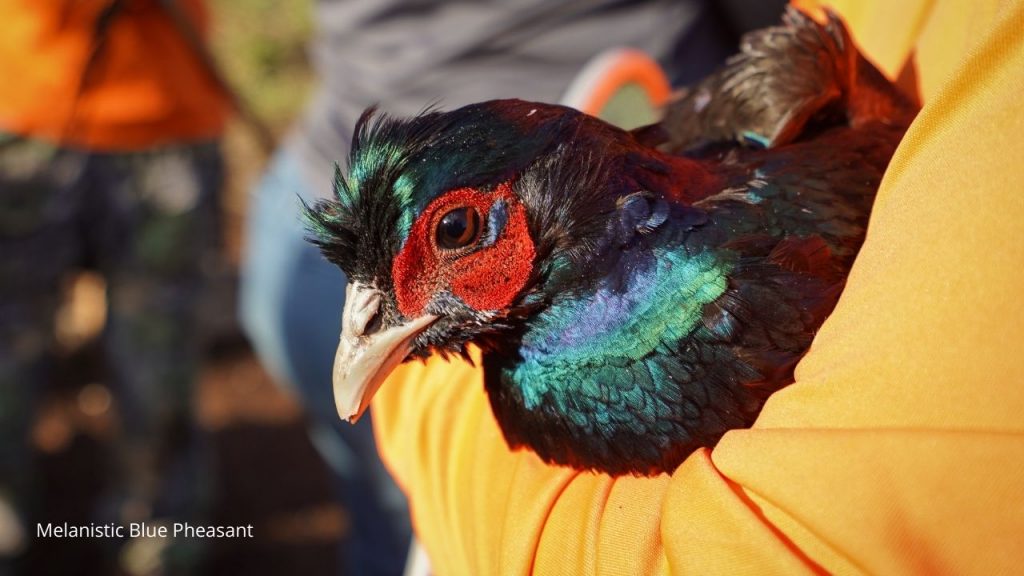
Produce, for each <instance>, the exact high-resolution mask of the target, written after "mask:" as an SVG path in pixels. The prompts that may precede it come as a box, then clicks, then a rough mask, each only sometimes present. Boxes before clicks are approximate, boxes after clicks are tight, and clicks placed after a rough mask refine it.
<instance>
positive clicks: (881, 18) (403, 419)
mask: <svg viewBox="0 0 1024 576" xmlns="http://www.w3.org/2000/svg"><path fill="white" fill-rule="evenodd" d="M828 3H829V4H833V5H835V6H836V8H837V9H838V11H839V12H840V13H841V14H843V15H844V16H845V18H846V19H847V21H848V23H849V24H850V26H851V28H852V30H853V32H854V35H855V37H856V38H858V39H859V42H860V44H861V46H862V47H863V48H864V50H865V51H866V53H867V54H868V55H869V56H871V57H872V58H873V59H874V60H875V61H877V62H878V64H879V65H880V66H881V68H882V70H884V71H885V72H886V73H888V74H890V75H895V74H896V73H897V72H898V71H899V70H901V69H903V67H904V64H905V63H906V61H907V59H908V58H910V57H914V58H916V63H917V70H918V78H919V83H920V87H921V92H922V96H923V101H924V108H923V110H922V112H921V114H920V116H919V117H918V118H917V120H916V121H915V122H914V124H913V126H912V127H911V129H910V131H909V132H908V133H907V136H906V138H905V140H904V141H903V142H902V144H901V145H900V147H899V150H898V151H897V152H896V155H895V157H894V158H893V160H892V164H891V166H890V167H889V170H888V172H887V174H886V176H885V179H884V181H883V183H882V186H881V189H880V191H879V194H878V199H877V202H876V205H875V208H874V213H873V215H872V218H871V223H870V226H869V228H868V234H867V241H866V243H865V244H864V247H863V249H862V250H861V253H860V255H859V257H858V259H857V262H856V264H855V265H854V268H853V271H852V272H851V274H850V278H849V283H848V285H847V287H846V290H845V292H844V293H843V295H842V298H841V300H840V302H839V304H838V306H837V307H836V310H835V312H834V313H833V315H832V316H831V317H830V318H829V319H828V321H827V322H826V323H825V325H824V326H823V327H822V329H821V331H820V333H819V334H818V336H817V338H816V339H815V341H814V344H813V346H812V347H811V350H810V352H809V353H808V355H807V356H806V357H805V358H804V359H803V361H802V362H801V363H800V365H799V366H798V368H797V371H796V383H795V384H793V385H792V386H789V387H788V388H785V389H783V390H782V391H780V392H777V393H776V394H774V395H773V396H772V397H771V398H770V399H769V401H768V403H767V405H766V406H765V408H764V410H763V412H762V413H761V415H760V417H759V419H758V420H757V422H756V424H755V425H754V426H753V427H752V428H751V429H748V430H734V431H732V432H730V433H728V434H726V435H725V437H724V438H723V439H722V441H721V442H720V443H719V444H718V446H716V447H715V448H714V449H713V450H708V449H702V450H698V451H697V452H695V453H694V454H693V455H692V456H691V457H690V458H689V459H688V460H686V461H685V462H684V463H683V464H682V465H681V466H680V467H679V468H678V469H677V470H676V471H675V472H674V473H673V474H671V475H662V476H660V477H655V478H633V477H623V478H610V477H607V476H604V475H600V474H593V473H584V472H577V471H573V470H569V469H565V468H559V467H553V466H547V465H545V464H543V463H542V462H541V461H540V460H539V459H538V458H537V456H536V455H534V454H533V453H531V452H529V451H518V452H512V451H510V450H509V449H508V448H507V446H506V445H505V443H504V441H503V439H502V437H501V432H500V430H499V429H498V426H497V424H496V422H495V420H494V418H493V416H492V414H491V411H490V407H489V405H488V402H487V399H486V396H485V393H484V391H483V386H482V382H481V374H480V372H479V371H478V369H474V368H472V367H470V366H468V365H467V364H465V363H461V362H459V363H452V364H447V363H445V362H444V361H443V360H440V359H436V358H434V359H431V360H430V361H429V362H427V363H426V364H421V363H419V362H412V363H409V364H407V365H404V366H402V367H401V368H399V369H398V370H396V371H395V372H394V373H393V375H392V377H391V378H390V380H389V381H388V382H386V383H385V384H384V386H383V387H382V388H381V390H380V392H379V393H378V394H377V396H376V399H375V401H374V404H373V410H374V418H375V425H376V427H377V435H378V439H379V442H380V447H381V451H382V454H383V456H384V458H385V460H386V462H387V464H388V465H389V467H390V469H391V470H392V471H393V473H394V474H395V476H396V478H397V479H398V481H399V483H400V484H401V485H402V486H403V488H404V489H405V491H406V492H407V494H408V495H409V497H410V502H411V507H412V514H413V521H414V525H415V529H416V533H417V535H418V537H419V539H420V541H421V542H422V544H423V546H424V548H425V549H426V552H427V554H428V556H429V557H430V560H431V562H432V565H433V569H434V571H435V573H437V574H439V575H461V574H499V573H501V574H528V573H531V572H533V573H537V574H609V575H612V574H615V575H618V574H654V573H657V574H667V573H677V574H678V573H688V574H772V573H776V574H803V573H822V572H830V573H840V574H857V573H873V574H909V573H920V574H936V573H973V574H1012V573H1019V572H1020V571H1021V569H1022V566H1024V546H1021V543H1022V542H1024V540H1022V539H1024V138H1022V135H1024V106H1022V102H1024V2H1022V1H1001V0H982V1H972V2H967V1H966V0H959V1H956V0H902V1H900V2H893V1H892V0H879V1H859V0H858V1H855V0H829V2H828ZM801 4H803V5H805V6H810V5H813V4H815V2H813V1H805V2H801Z"/></svg>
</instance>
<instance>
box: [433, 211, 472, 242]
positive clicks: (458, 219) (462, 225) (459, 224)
mask: <svg viewBox="0 0 1024 576" xmlns="http://www.w3.org/2000/svg"><path fill="white" fill-rule="evenodd" d="M479 235H480V214H479V213H477V211H476V210H475V209H474V208H472V207H468V206H467V207H463V208H456V209H454V210H451V211H449V212H448V213H447V214H445V215H444V216H442V217H441V221H440V222H438V224H437V245H438V246H440V247H441V248H444V249H446V250H454V249H456V248H465V247H466V246H469V245H470V244H472V243H473V242H476V239H477V237H479Z"/></svg>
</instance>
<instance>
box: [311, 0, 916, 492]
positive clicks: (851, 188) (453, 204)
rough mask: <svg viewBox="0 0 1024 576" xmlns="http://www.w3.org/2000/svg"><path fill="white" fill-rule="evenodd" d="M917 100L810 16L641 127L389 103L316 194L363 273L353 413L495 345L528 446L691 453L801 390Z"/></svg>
mask: <svg viewBox="0 0 1024 576" xmlns="http://www.w3.org/2000/svg"><path fill="white" fill-rule="evenodd" d="M914 113H915V108H914V106H913V105H912V104H911V103H910V102H909V101H908V100H907V99H905V98H904V97H902V96H901V95H900V94H899V93H898V92H897V91H896V89H895V88H894V87H893V86H892V85H890V83H889V82H888V81H886V80H885V79H884V78H883V77H882V75H881V74H879V73H878V71H877V70H875V69H874V68H873V67H872V66H871V65H870V64H869V63H868V62H867V61H866V60H864V59H863V58H862V57H861V56H860V55H859V54H858V52H857V50H856V48H855V47H854V44H853V42H852V41H851V39H850V37H849V36H848V34H847V32H846V30H845V28H844V27H843V25H842V24H841V23H840V22H839V21H838V20H837V19H836V18H835V17H832V16H830V18H829V21H828V23H827V24H825V25H819V24H817V23H816V22H814V21H812V20H811V19H809V18H807V17H806V16H803V15H802V14H800V13H799V12H796V11H790V12H788V13H787V15H786V18H785V21H784V23H783V25H782V26H780V27H777V28H770V29H766V30H762V31H759V32H756V33H753V34H750V35H748V36H747V37H746V38H744V41H743V52H742V53H741V54H740V55H739V56H737V57H735V58H733V59H732V60H730V61H729V62H728V64H727V66H726V67H725V68H724V69H723V70H721V71H719V72H718V73H716V74H715V75H713V76H711V77H710V78H708V79H706V80H705V81H703V82H701V83H699V84H698V85H696V86H694V87H692V88H690V89H689V90H687V91H685V92H684V93H683V94H682V95H681V96H680V97H679V98H678V99H677V100H676V101H675V102H674V103H673V104H672V105H671V106H670V108H669V110H667V113H666V117H665V119H664V120H663V121H662V122H661V123H660V124H658V125H655V126H650V127H646V128H642V129H639V130H636V131H633V132H627V131H623V130H620V129H618V128H615V127H612V126H610V125H608V124H606V123H604V122H602V121H600V120H598V119H595V118H592V117H590V116H587V115H584V114H581V113H579V112H577V111H574V110H572V109H568V108H564V107H560V106H553V105H547V104H536V103H530V102H523V101H518V100H499V101H492V102H484V103H481V104H475V105H471V106H467V107H464V108H461V109H458V110H455V111H452V112H444V113H442V112H436V111H430V112H427V113H424V114H422V115H420V116H418V117H416V118H412V119H409V120H397V119H392V118H388V117H386V116H384V115H380V114H377V113H375V112H374V111H372V110H371V111H368V112H367V113H366V114H365V115H364V116H363V119H362V120H361V121H360V123H359V126H358V128H357V130H356V134H355V138H354V143H353V147H352V154H351V158H350V169H349V173H348V175H347V177H343V176H342V175H341V174H340V173H339V174H338V175H337V176H336V179H335V191H336V199H334V200H330V201H323V202H320V203H318V204H317V205H316V206H315V207H312V208H310V209H309V216H310V218H311V222H312V230H313V231H314V234H315V239H314V241H315V242H316V243H317V244H319V245H320V247H321V248H322V250H323V252H324V254H325V255H326V256H327V257H328V258H329V259H330V260H331V261H333V262H335V263H337V264H338V265H339V266H341V268H342V269H343V270H344V271H345V272H346V274H347V275H348V278H349V281H350V284H349V286H348V289H347V290H348V297H347V303H346V311H345V317H344V320H343V326H342V336H341V343H340V345H339V348H338V355H337V358H336V361H335V397H336V399H337V403H338V410H339V413H340V414H341V416H342V417H343V418H357V417H358V416H359V415H360V414H361V413H362V412H363V410H365V408H366V406H367V404H368V402H369V399H370V397H371V396H372V395H373V393H374V392H375V391H376V390H377V388H378V387H379V386H380V384H381V383H382V382H383V380H384V379H385V377H386V376H387V375H388V373H390V371H391V370H392V369H393V368H394V367H395V366H396V365H397V364H398V363H400V362H402V361H405V360H407V359H409V358H416V357H425V356H427V355H428V354H431V353H432V352H435V351H436V352H439V353H441V354H446V353H463V354H464V353H465V350H466V345H467V344H469V343H471V342H472V343H476V344H477V345H479V346H480V347H481V348H482V350H483V352H484V356H483V358H484V361H483V364H484V371H485V383H486V388H487V392H488V394H489V397H490V400H491V406H492V408H493V410H494V413H495V416H496V417H497V420H498V422H499V424H500V425H501V428H502V430H503V431H504V434H505V438H506V439H507V440H508V443H509V444H510V445H511V446H513V447H521V446H526V447H529V448H530V449H532V450H534V451H536V452H537V453H538V454H539V455H540V456H541V457H542V458H543V459H544V460H546V461H548V462H553V463H558V464H564V465H569V466H573V467H577V468H585V469H595V470H600V471H604V472H608V473H611V474H624V473H633V474H654V473H658V472H661V471H666V470H672V469H674V468H675V467H676V466H677V465H678V464H679V463H680V462H681V461H682V460H683V459H684V458H685V457H686V456H687V455H688V454H689V453H690V452H692V451H693V450H694V449H695V448H697V447H700V446H712V445H714V444H715V443H716V442H717V441H718V439H719V438H720V437H721V436H722V434H723V433H725V432H726V431H727V430H729V429H732V428H739V427H745V426H749V425H750V424H751V422H752V421H753V420H754V418H755V417H756V416H757V414H758V411H759V410H760V409H761V406H762V405H763V403H764V402H765V399H766V398H767V397H768V395H770V394H771V393H772V392H774V391H775V390H778V389H779V388H781V387H783V386H785V385H787V384H789V383H790V382H792V379H793V367H794V365H795V364H796V363H797V361H798V360H799V359H800V358H801V356H803V354H804V353H805V352H806V351H807V349H808V347H809V346H810V344H811V340H812V339H813V337H814V334H815V332H816V331H817V329H818V327H819V326H820V325H821V323H822V322H823V321H824V319H825V317H826V316H827V315H828V314H829V313H830V312H831V310H832V308H833V306H834V305H835V303H836V299H837V298H838V296H839V293H840V291H841V289H842V286H843V283H844V281H845V278H846V275H847V272H848V270H849V268H850V266H851V264H852V262H853V259H854V257H855V255H856V253H857V250H858V248H859V247H860V245H861V242H862V241H863V238H864V231H865V227H866V225H867V221H868V214H869V212H870V208H871V204H872V201H873V199H874V195H875V191H876V189H877V187H878V184H879V181H880V179H881V177H882V173H883V172H884V171H885V169H886V166H887V164H888V163H889V159H890V157H891V156H892V154H893V151H894V150H895V148H896V145H897V144H898V143H899V141H900V138H901V137H902V136H903V133H904V131H905V130H906V127H907V125H908V124H909V122H910V121H911V119H912V118H913V116H914ZM452 385H457V384H455V383H453V384H452Z"/></svg>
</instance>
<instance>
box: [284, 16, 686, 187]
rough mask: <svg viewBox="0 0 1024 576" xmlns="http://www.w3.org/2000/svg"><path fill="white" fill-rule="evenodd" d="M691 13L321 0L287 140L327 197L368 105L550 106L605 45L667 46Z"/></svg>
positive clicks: (654, 49) (311, 182)
mask: <svg viewBox="0 0 1024 576" xmlns="http://www.w3.org/2000/svg"><path fill="white" fill-rule="evenodd" d="M694 12H695V11H694V8H693V7H692V5H691V4H690V3H688V2H686V1H683V0H675V1H672V0H646V1H635V2H629V1H622V0H582V1H580V0H563V1H555V0H477V1H473V0H460V1H444V0H321V1H320V2H318V4H317V6H316V11H315V13H314V14H315V19H316V24H317V26H318V33H317V36H316V39H315V40H314V42H313V46H312V58H313V63H314V67H315V68H316V70H317V72H318V74H319V77H320V82H321V85H320V87H319V89H318V91H317V93H316V95H315V96H314V98H313V101H312V102H311V103H310V105H309V107H308V109H307V113H306V115H305V117H304V119H303V120H302V122H301V123H300V124H299V126H298V127H297V129H296V130H295V133H294V134H293V135H292V138H291V139H290V142H289V144H288V145H289V146H291V147H292V149H293V150H294V151H296V152H297V153H298V156H299V158H300V163H301V166H302V171H303V174H304V176H305V179H306V182H307V185H308V187H309V189H310V190H313V191H314V195H317V196H326V195H327V194H329V192H330V182H331V178H332V174H333V170H334V168H333V166H334V163H335V162H338V163H340V164H341V165H342V166H343V167H344V165H345V161H346V158H347V155H348V142H349V139H350V138H351V135H352V129H353V126H354V125H355V122H356V120H357V119H358V117H359V115H360V114H361V113H362V111H363V110H364V109H365V108H367V107H368V106H371V105H373V104H379V105H380V107H381V109H382V110H383V111H386V112H388V113H389V114H393V115H398V116H409V115H414V114H416V113H418V112H420V111H422V110H423V109H424V108H425V107H427V106H428V105H431V104H438V105H440V106H441V107H442V108H444V109H451V108H456V107H458V106H462V105H464V104H468V103H471V102H478V101H481V100H490V99H494V98H523V99H526V100H537V101H542V102H557V101H558V99H559V98H560V97H561V95H562V93H563V92H564V91H565V89H566V88H567V87H568V86H569V84H570V82H571V81H572V79H573V77H574V76H575V74H576V73H577V72H578V71H579V70H580V69H581V68H582V67H583V65H584V64H586V63H587V61H588V60H589V59H590V58H592V57H593V56H595V55H597V54H598V53H600V52H601V51H603V50H605V49H607V48H611V47H616V46H630V47H635V48H639V49H641V50H644V51H646V52H647V53H649V54H652V55H655V56H657V55H661V54H664V53H666V52H667V50H668V49H669V47H670V46H671V44H672V43H673V42H674V41H675V40H676V38H677V37H678V35H679V34H680V33H681V32H682V31H683V30H685V29H686V28H687V27H689V26H690V24H691V23H692V21H693V18H694Z"/></svg>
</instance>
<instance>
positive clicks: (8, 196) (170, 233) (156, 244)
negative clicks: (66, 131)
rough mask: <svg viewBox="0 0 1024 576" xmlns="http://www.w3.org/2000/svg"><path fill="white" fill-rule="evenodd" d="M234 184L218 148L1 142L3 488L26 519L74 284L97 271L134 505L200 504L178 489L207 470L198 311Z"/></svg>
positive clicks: (128, 495)
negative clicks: (37, 432)
mask: <svg viewBox="0 0 1024 576" xmlns="http://www.w3.org/2000/svg"><path fill="white" fill-rule="evenodd" d="M221 179H222V165H221V156H220V152H219V148H218V146H217V144H216V143H213V142H209V143H202V144H195V145H188V146H175V147H166V148H160V149H154V150H150V151H144V152H132V153H91V152H84V151H79V150H69V149H62V148H56V147H53V146H52V145H49V144H46V143H42V142H39V141H34V140H30V139H26V138H21V137H16V136H4V135H0V492H6V495H7V497H8V499H11V500H13V501H14V503H15V505H16V506H18V507H19V508H22V512H23V513H25V512H27V510H24V508H25V507H26V505H25V497H26V496H25V495H26V494H29V493H31V491H32V490H31V488H32V484H33V479H32V474H31V460H30V456H29V455H30V452H29V450H28V435H29V429H30V426H31V423H32V420H33V418H34V410H35V407H36V403H37V400H38V399H39V397H40V393H41V392H42V391H43V390H44V389H45V388H46V387H47V386H48V385H49V384H50V383H51V381H52V379H53V377H54V375H53V366H52V364H53V363H52V358H53V352H54V350H55V336H54V321H55V312H56V310H57V308H58V305H59V304H60V301H61V297H62V293H61V286H62V280H63V279H64V278H66V277H67V275H68V273H69V272H72V271H75V270H77V269H81V268H83V267H90V268H94V269H96V270H98V271H99V272H100V273H101V274H102V275H103V276H104V277H105V279H106V282H107V304H108V313H107V323H106V326H105V330H104V333H103V347H104V351H105V353H106V364H107V368H108V373H109V374H110V377H109V380H110V382H109V384H110V385H111V389H112V390H113V392H114V397H115V399H116V401H117V406H118V412H119V416H120V422H121V433H120V435H119V438H120V440H119V442H118V446H117V455H118V458H117V461H118V462H119V463H120V465H121V467H120V470H119V471H118V472H117V476H119V479H118V481H119V482H120V486H119V490H118V492H119V494H120V498H121V503H124V502H131V503H133V504H135V503H138V504H141V505H142V508H141V509H143V510H148V509H150V508H151V507H152V506H156V507H157V510H154V513H155V514H159V513H160V511H159V508H160V507H161V504H160V503H159V500H160V499H158V498H157V495H160V496H161V498H163V499H164V500H166V499H167V498H168V496H169V497H170V498H171V500H177V502H169V503H166V504H164V505H163V506H164V507H169V508H171V510H168V511H167V512H169V514H170V515H173V514H174V510H173V509H174V508H179V509H180V508H181V505H182V502H183V501H188V500H190V499H191V498H193V497H194V495H193V494H188V492H189V490H188V489H184V490H183V489H175V488H173V487H168V486H167V485H166V483H167V481H168V479H169V478H171V477H173V476H175V475H176V474H177V475H180V474H181V473H182V472H183V471H184V473H185V474H186V475H188V476H196V475H197V474H198V473H197V472H196V465H195V464H196V462H195V461H196V456H195V451H194V450H193V449H192V448H193V447H194V439H195V438H194V435H193V434H192V433H191V432H190V430H191V429H192V426H191V424H190V422H191V419H190V407H191V395H192V388H193V381H194V379H195V376H196V370H197V364H198V356H199V352H200V350H199V342H198V336H197V334H196V330H195V321H196V317H195V307H196V304H197V301H198V298H199V296H200V293H201V289H202V283H203V282H202V278H203V274H202V264H203V260H204V257H208V256H209V255H210V254H211V252H212V250H213V248H214V247H215V246H216V241H217V233H218V225H217V221H218V210H217V206H218V202H217V197H218V194H219V188H220V185H221ZM171 438H175V439H176V440H174V441H172V440H171ZM122 509H123V508H122V507H121V506H120V504H119V505H118V508H116V509H115V510H117V511H118V512H120V511H121V510H122ZM136 509H139V508H138V507H136ZM111 512H114V510H111ZM114 513H117V512H114ZM105 520H106V521H115V519H114V518H107V519H105Z"/></svg>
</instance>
